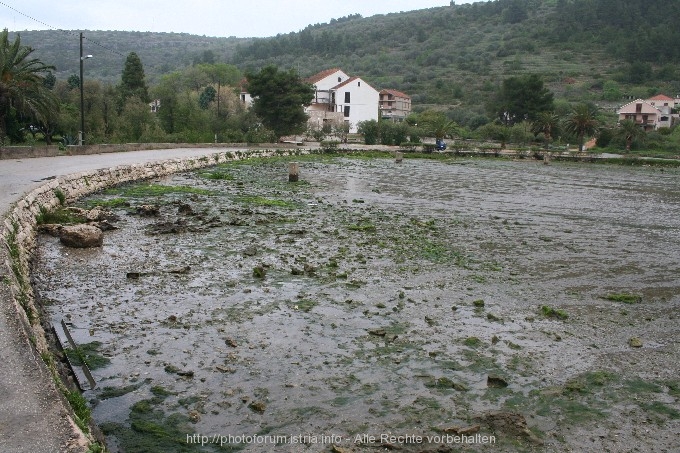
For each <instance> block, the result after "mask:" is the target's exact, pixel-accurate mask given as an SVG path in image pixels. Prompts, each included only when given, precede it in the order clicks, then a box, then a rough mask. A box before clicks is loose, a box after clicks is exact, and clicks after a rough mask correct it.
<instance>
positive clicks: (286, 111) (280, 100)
mask: <svg viewBox="0 0 680 453" xmlns="http://www.w3.org/2000/svg"><path fill="white" fill-rule="evenodd" d="M246 79H247V81H248V91H249V92H250V95H251V96H252V97H253V107H252V108H253V110H254V111H255V114H257V116H258V117H259V118H260V119H261V120H262V124H264V125H265V126H266V127H267V128H269V129H271V130H272V131H274V133H275V134H276V137H277V138H281V137H282V136H284V135H289V134H298V133H301V132H303V131H304V130H305V128H306V123H307V119H308V117H307V114H306V113H305V110H304V108H305V107H306V106H308V105H309V104H311V102H312V99H313V97H314V87H313V86H312V85H310V84H309V83H306V82H304V81H302V80H301V79H300V76H299V75H298V73H297V72H296V71H294V70H289V71H279V69H278V68H277V67H276V66H271V65H270V66H267V67H265V68H263V69H262V70H261V71H260V72H259V73H253V72H247V73H246Z"/></svg>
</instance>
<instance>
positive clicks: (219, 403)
mask: <svg viewBox="0 0 680 453" xmlns="http://www.w3.org/2000/svg"><path fill="white" fill-rule="evenodd" d="M287 168H288V166H287V161H284V160H276V159H274V160H269V161H259V160H258V161H252V162H238V163H233V164H227V165H223V166H220V167H215V168H214V169H211V170H208V171H206V170H201V171H198V172H195V173H188V174H181V175H175V176H172V177H168V178H164V179H162V180H157V181H153V182H151V183H150V182H148V181H147V182H143V183H140V184H136V185H134V186H130V187H134V188H135V189H134V190H132V189H131V188H130V187H120V188H117V189H112V190H110V191H107V192H106V193H105V194H99V195H96V196H93V197H90V198H88V199H85V200H83V201H82V203H81V204H83V205H86V204H88V203H89V204H96V203H98V202H101V201H102V200H118V201H117V202H115V203H111V204H112V205H113V206H114V207H112V208H111V209H112V210H113V211H114V212H115V213H116V214H118V215H119V216H120V220H119V221H118V222H116V223H115V224H116V225H117V226H118V227H119V229H118V230H115V231H111V232H106V233H105V241H104V247H103V248H101V249H91V250H78V249H67V248H64V247H63V246H61V245H60V244H59V243H58V240H56V239H54V238H52V237H49V236H41V237H40V238H39V252H38V257H37V259H36V263H35V269H34V274H35V280H36V282H35V287H36V290H37V291H38V293H39V294H40V296H41V297H42V298H43V299H44V300H45V301H48V302H49V305H48V306H47V310H48V313H49V316H51V318H52V322H53V323H54V324H58V323H60V322H61V320H62V319H65V320H66V322H67V323H68V325H69V328H70V330H71V333H72V335H73V337H74V339H75V340H76V342H77V343H79V344H85V343H91V342H94V341H97V342H100V343H101V344H102V346H101V350H100V353H101V354H102V355H104V356H105V357H107V358H109V359H110V361H111V362H110V364H109V365H108V366H105V367H103V368H99V369H96V370H93V375H94V377H95V379H96V380H97V382H98V386H97V388H96V389H95V390H92V391H88V392H86V393H85V396H86V397H87V398H88V399H89V400H90V401H91V402H93V416H94V418H95V420H96V422H97V423H98V424H99V425H101V426H102V427H103V429H104V431H105V432H106V433H107V435H108V440H109V447H110V448H111V450H112V451H164V452H167V451H237V450H242V451H262V448H263V447H262V445H257V444H255V443H251V442H248V441H246V442H244V443H238V442H235V443H231V444H229V445H226V446H222V448H221V449H220V448H218V442H212V440H215V439H217V440H220V439H222V440H223V438H221V437H220V436H229V435H232V436H238V435H255V434H259V435H271V436H289V437H288V440H291V438H290V436H297V435H303V436H304V435H306V436H339V437H333V438H332V439H331V440H333V442H332V443H335V444H337V445H338V447H340V448H345V449H347V451H364V450H363V449H365V448H368V446H372V447H374V446H376V444H375V443H371V442H363V441H364V440H366V439H365V438H361V439H357V438H356V437H355V436H361V435H373V436H378V437H379V436H380V435H381V434H383V433H392V434H396V435H406V434H417V435H441V434H442V433H445V432H451V431H450V430H449V431H447V429H449V428H450V427H452V426H470V425H472V426H474V425H475V424H480V426H481V433H482V434H484V435H495V436H496V443H497V444H499V443H500V444H501V445H503V448H504V449H505V450H506V451H527V450H531V449H534V448H539V449H540V448H544V446H548V447H550V448H552V449H553V450H555V451H561V450H564V449H577V450H579V449H597V448H605V447H607V446H608V447H612V445H614V444H616V443H617V442H621V443H622V442H624V441H625V442H628V444H629V445H633V446H635V445H639V446H640V448H643V449H644V448H647V447H650V446H654V447H655V448H657V447H658V446H659V445H665V446H666V447H669V448H670V447H671V446H672V445H676V446H677V437H676V438H675V439H673V438H672V437H670V436H667V437H666V438H665V437H664V435H663V433H665V432H667V431H668V430H669V429H671V430H672V429H674V430H675V432H676V433H677V431H678V419H680V412H679V411H680V406H679V404H678V401H677V398H678V378H677V376H678V375H680V368H678V363H680V360H679V359H680V357H678V356H679V355H680V353H679V351H680V348H678V334H677V319H678V316H679V315H680V310H679V309H678V306H679V305H678V304H679V303H680V291H679V288H680V269H679V267H680V264H679V262H678V256H680V246H679V245H678V244H680V220H679V219H680V185H679V184H678V171H677V170H676V169H670V170H668V169H667V170H665V171H663V172H660V171H658V170H655V169H651V168H629V167H626V168H619V167H613V166H611V167H610V166H599V165H597V166H596V165H578V164H566V163H555V164H553V165H550V166H545V165H542V164H540V163H534V162H530V161H526V162H510V161H505V160H503V161H501V160H498V161H496V160H491V159H487V160H484V159H479V160H478V159H471V160H461V159H458V160H455V159H454V160H447V161H434V160H432V161H431V160H415V159H414V160H411V159H407V160H405V161H404V162H403V163H402V164H395V163H394V161H393V160H391V159H349V158H332V157H319V156H317V157H315V158H309V159H306V158H303V159H300V171H301V173H300V178H301V182H299V183H297V184H291V183H288V182H287V178H288V175H287ZM160 186H165V188H166V189H167V187H178V186H181V187H187V188H191V189H186V190H165V189H164V188H163V187H160ZM197 189H200V190H197ZM120 199H122V200H124V201H127V202H128V203H129V205H130V206H124V205H123V204H121V203H120ZM149 204H151V205H158V206H159V207H160V213H159V216H158V217H153V216H143V215H138V214H135V208H136V207H138V206H141V205H149ZM169 226H171V227H172V228H169ZM168 231H180V232H179V233H172V232H168ZM160 232H166V233H167V234H159V233H160ZM619 292H629V293H635V294H640V295H641V296H642V302H640V303H638V304H622V303H617V302H612V301H609V300H605V299H604V297H605V296H606V295H607V294H611V293H619ZM475 301H483V306H481V305H482V304H481V303H478V304H475V303H474V302H475ZM476 305H479V306H476ZM542 306H549V307H551V308H554V309H559V310H564V312H565V313H566V314H567V315H568V317H567V318H566V319H565V320H559V319H553V318H547V317H545V316H543V315H542V311H541V307H542ZM631 337H640V338H641V339H642V341H643V347H642V348H639V349H637V348H631V347H629V345H628V340H629V339H630V338H631ZM474 339H477V340H474ZM599 371H602V372H605V371H606V372H607V373H611V375H610V374H605V375H603V376H605V378H603V379H602V382H600V381H597V382H595V383H592V382H591V381H587V384H584V388H585V389H586V390H584V391H583V392H581V391H580V390H579V391H577V392H572V391H571V390H570V387H568V385H567V384H568V382H569V381H570V379H575V378H578V377H579V376H589V375H588V374H587V373H593V372H599ZM489 376H492V377H499V378H501V380H502V381H505V382H506V384H507V386H505V387H503V386H501V388H496V387H494V386H492V387H490V386H489V382H491V380H489ZM598 376H599V375H598ZM613 376H616V379H614V377H613ZM638 379H641V380H644V381H645V382H649V383H650V386H651V387H648V388H646V390H645V389H642V390H641V389H640V388H638V387H635V390H631V388H632V387H630V385H628V383H629V382H631V381H633V380H638ZM132 384H138V385H132ZM126 386H130V387H126ZM107 388H108V391H109V392H110V391H111V389H121V388H124V389H130V391H129V393H125V394H123V395H118V396H113V397H107V398H102V395H103V394H104V393H103V392H104V391H105V389H107ZM551 389H552V390H551ZM554 389H558V390H557V391H556V392H557V393H555V394H554V395H553V394H552V393H550V392H551V391H554ZM615 389H616V390H617V391H614V390H615ZM650 389H653V391H652V390H650ZM546 392H548V394H550V395H553V396H552V403H553V404H552V405H551V404H550V401H546V397H545V393H546ZM643 397H644V398H647V399H648V403H650V404H651V402H652V401H655V402H656V403H658V404H656V405H654V406H645V405H643V404H641V403H640V402H639V398H643ZM572 403H573V404H572ZM576 403H578V404H579V406H578V407H576V406H574V404H576ZM631 406H632V407H633V409H632V411H633V415H631V412H630V411H631V409H630V408H631ZM577 409H578V410H577ZM489 411H506V412H517V413H520V414H522V415H523V417H525V418H526V420H527V423H528V427H529V430H531V435H529V433H527V432H525V433H524V434H523V432H522V431H521V430H520V431H518V432H514V431H512V430H510V431H508V430H507V429H506V430H504V429H503V428H502V427H500V428H499V426H498V424H494V423H493V422H489V421H488V420H487V422H484V421H483V420H484V419H481V420H482V421H479V420H480V417H483V416H484V414H488V413H489ZM593 414H599V415H598V416H597V417H596V419H597V420H598V424H599V425H598V426H600V427H606V430H605V431H606V433H605V434H603V435H601V436H600V435H598V436H591V435H587V434H588V433H590V432H591V430H592V422H591V420H593V418H591V417H592V416H593ZM152 420H158V421H157V422H153V423H152ZM650 420H651V421H650ZM642 432H644V433H646V434H645V435H641V434H640V433H642ZM650 433H652V434H658V436H657V437H654V436H652V435H650ZM196 435H198V436H199V437H198V438H197V437H195V436H196ZM191 436H194V437H191ZM200 436H208V437H209V439H208V440H209V442H207V443H206V442H204V443H205V445H203V446H201V445H199V444H200V442H195V441H196V440H197V439H199V438H200ZM212 436H217V437H216V438H214V437H212ZM159 439H164V440H163V442H161V441H160V440H159ZM168 439H170V440H168ZM338 439H341V440H342V442H338ZM659 439H660V440H659ZM664 439H666V440H664ZM232 440H233V439H232ZM236 440H239V439H236ZM241 440H243V439H241ZM250 440H252V439H250ZM261 440H262V439H261ZM279 440H281V439H279ZM305 440H306V441H307V443H306V444H305V445H304V450H301V448H302V446H301V445H293V444H291V443H290V442H279V443H278V444H277V445H268V446H267V447H266V449H267V451H282V452H284V451H331V450H330V448H331V447H330V445H325V444H316V443H314V441H313V439H311V438H307V439H305ZM357 440H358V441H357ZM439 440H441V439H439ZM166 441H167V442H166ZM659 442H661V444H659ZM664 442H665V443H664ZM445 443H446V442H445ZM369 444H370V445H369ZM379 445H380V444H379V443H378V444H377V446H379ZM398 446H399V447H401V448H404V449H405V450H406V451H424V450H427V448H428V446H427V445H421V444H417V445H411V444H400V445H398ZM447 447H448V448H452V449H453V448H457V446H456V445H452V444H451V445H449V444H447ZM478 448H480V449H484V448H485V447H484V446H483V445H479V446H478ZM490 448H491V447H490ZM343 451H344V450H343ZM371 451H372V450H371ZM445 451H448V450H445ZM452 451H453V450H452Z"/></svg>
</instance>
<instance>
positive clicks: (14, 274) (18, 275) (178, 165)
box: [0, 149, 312, 451]
mask: <svg viewBox="0 0 680 453" xmlns="http://www.w3.org/2000/svg"><path fill="white" fill-rule="evenodd" d="M311 152H312V151H310V150H308V149H277V150H271V149H269V150H254V151H252V150H251V151H238V150H234V151H221V152H216V153H214V154H210V155H207V156H204V157H200V158H196V157H193V158H181V159H171V160H165V161H159V162H151V163H144V164H135V165H124V166H117V167H112V168H106V169H100V170H95V171H89V172H83V173H75V174H71V175H66V176H61V177H58V178H55V179H53V180H51V181H49V182H46V183H45V184H44V185H42V186H40V187H38V188H36V189H34V190H32V191H30V192H28V193H26V194H25V195H24V196H23V197H22V198H21V199H20V200H19V201H18V202H17V203H16V204H15V205H14V206H13V207H12V208H11V209H10V211H9V212H8V213H7V215H6V217H5V218H4V219H3V220H4V221H3V224H2V225H0V242H1V243H3V244H5V245H6V247H0V283H1V284H2V289H0V304H2V306H3V307H10V308H11V307H13V308H14V310H10V313H11V314H12V315H13V314H14V313H16V318H17V319H18V320H19V323H20V324H21V325H22V326H23V328H22V329H18V331H17V333H16V335H20V336H21V337H22V338H20V339H18V341H17V343H18V344H26V345H29V344H30V345H32V347H34V348H35V349H36V350H37V352H38V354H39V355H40V356H41V357H43V360H44V359H45V354H49V350H48V344H47V340H46V336H45V332H44V330H43V327H42V325H41V322H40V321H41V320H40V319H39V310H38V309H37V307H36V305H35V301H34V298H33V291H32V288H31V284H30V260H31V256H32V253H33V251H34V248H35V237H36V216H37V215H38V214H39V213H40V211H41V209H48V210H49V209H53V208H55V207H57V206H58V205H59V204H60V198H62V199H65V201H67V202H70V201H74V200H77V199H79V198H82V197H84V196H86V195H89V194H91V193H93V192H96V191H99V190H102V189H105V188H107V187H111V186H114V185H118V184H122V183H126V182H131V181H136V180H143V179H150V178H157V177H161V176H166V175H169V174H172V173H178V172H183V171H190V170H194V169H197V168H202V167H208V166H212V165H217V164H220V163H223V162H227V161H230V160H240V159H244V158H249V157H274V156H297V155H303V154H310V153H311ZM12 322H14V320H12ZM27 347H28V346H27ZM48 362H49V361H48ZM37 363H38V366H40V367H42V368H43V370H42V371H43V372H42V373H40V374H41V375H42V376H44V377H45V379H44V380H45V382H44V383H42V388H44V389H45V392H48V393H52V395H51V396H52V397H54V399H55V400H56V401H62V403H63V404H64V405H65V406H67V403H66V401H65V400H64V398H63V397H61V395H60V391H59V390H58V386H59V383H58V382H56V381H54V379H50V378H49V376H53V377H54V375H55V373H54V370H50V369H48V368H49V367H48V365H46V364H45V363H43V362H41V361H39V360H38V361H37ZM45 371H47V372H45ZM66 409H67V410H68V412H69V413H71V411H70V408H68V407H67V408H66ZM71 422H72V420H71ZM71 425H72V426H73V430H74V433H73V437H74V438H79V439H80V440H79V442H76V443H77V444H79V445H80V446H82V451H87V447H86V445H87V444H88V443H89V440H88V439H85V437H84V434H83V433H82V432H79V430H78V429H77V428H76V425H75V423H71ZM26 429H30V427H28V426H27V427H26ZM34 435H35V436H40V435H44V434H43V433H34ZM90 440H91V439H90ZM71 443H73V442H71ZM69 451H74V450H69Z"/></svg>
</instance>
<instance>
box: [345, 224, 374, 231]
mask: <svg viewBox="0 0 680 453" xmlns="http://www.w3.org/2000/svg"><path fill="white" fill-rule="evenodd" d="M347 229H348V230H350V231H366V232H370V233H375V232H376V231H377V228H376V227H375V225H374V224H373V223H371V222H361V223H354V224H351V225H348V226H347Z"/></svg>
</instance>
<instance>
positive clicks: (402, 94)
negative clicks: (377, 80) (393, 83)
mask: <svg viewBox="0 0 680 453" xmlns="http://www.w3.org/2000/svg"><path fill="white" fill-rule="evenodd" d="M383 93H387V94H391V95H392V96H396V97H399V98H406V99H411V96H409V95H408V94H406V93H402V92H401V91H397V90H380V94H383Z"/></svg>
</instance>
